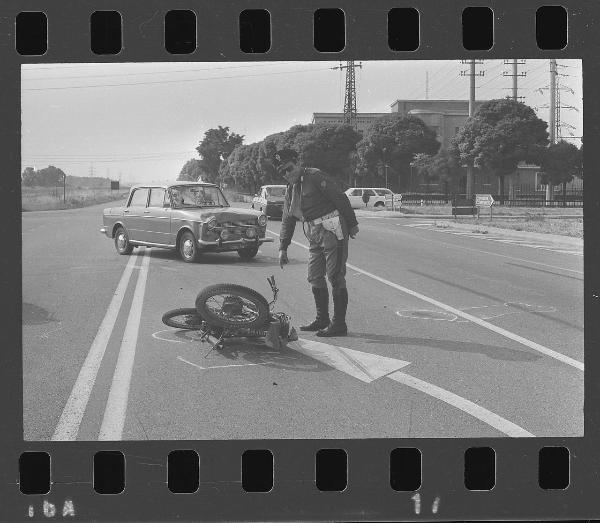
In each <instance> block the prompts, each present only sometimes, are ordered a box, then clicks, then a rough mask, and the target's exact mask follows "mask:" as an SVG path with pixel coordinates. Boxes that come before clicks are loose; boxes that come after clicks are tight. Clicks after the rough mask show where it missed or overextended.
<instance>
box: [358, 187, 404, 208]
mask: <svg viewBox="0 0 600 523" xmlns="http://www.w3.org/2000/svg"><path fill="white" fill-rule="evenodd" d="M346 196H348V200H350V205H352V208H353V209H364V208H365V207H366V208H377V209H383V208H385V204H386V197H387V198H388V201H391V198H392V196H393V198H394V205H396V206H397V205H399V203H398V202H401V201H402V195H401V194H395V193H394V192H393V191H391V190H390V189H385V188H383V187H350V189H348V190H347V191H346ZM367 196H368V199H367ZM365 200H367V203H366V204H365Z"/></svg>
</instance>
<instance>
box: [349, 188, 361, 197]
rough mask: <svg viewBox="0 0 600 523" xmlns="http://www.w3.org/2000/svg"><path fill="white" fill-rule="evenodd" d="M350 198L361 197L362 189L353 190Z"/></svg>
mask: <svg viewBox="0 0 600 523" xmlns="http://www.w3.org/2000/svg"><path fill="white" fill-rule="evenodd" d="M351 196H362V189H354V190H353V191H352V193H351Z"/></svg>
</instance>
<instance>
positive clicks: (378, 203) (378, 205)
mask: <svg viewBox="0 0 600 523" xmlns="http://www.w3.org/2000/svg"><path fill="white" fill-rule="evenodd" d="M375 207H385V203H383V202H377V203H376V204H375Z"/></svg>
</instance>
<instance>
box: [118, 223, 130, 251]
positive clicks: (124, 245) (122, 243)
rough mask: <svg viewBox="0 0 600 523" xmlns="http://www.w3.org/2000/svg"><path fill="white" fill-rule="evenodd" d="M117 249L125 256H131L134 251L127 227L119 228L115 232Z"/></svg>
mask: <svg viewBox="0 0 600 523" xmlns="http://www.w3.org/2000/svg"><path fill="white" fill-rule="evenodd" d="M115 249H117V252H118V253H119V254H121V255H123V256H124V255H127V254H131V253H132V251H133V245H131V243H129V234H127V230H126V229H125V227H118V228H117V230H116V231H115Z"/></svg>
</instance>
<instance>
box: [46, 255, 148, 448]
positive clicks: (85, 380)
mask: <svg viewBox="0 0 600 523" xmlns="http://www.w3.org/2000/svg"><path fill="white" fill-rule="evenodd" d="M137 259H138V255H137V254H132V255H131V257H130V258H129V261H128V262H127V265H126V266H125V270H124V271H123V274H122V276H121V279H120V280H119V283H118V285H117V289H116V290H115V293H114V295H113V297H112V300H111V302H110V304H109V306H108V309H107V311H106V314H105V315H104V319H103V320H102V323H101V324H100V327H99V328H98V332H97V333H96V337H95V338H94V341H93V342H92V346H91V347H90V350H89V352H88V355H87V356H86V358H85V361H84V362H83V365H82V367H81V370H80V371H79V375H78V376H77V380H76V381H75V385H74V386H73V390H71V394H70V395H69V399H68V400H67V404H66V405H65V408H64V409H63V412H62V414H61V416H60V419H59V420H58V425H57V426H56V429H55V431H54V434H53V435H52V441H75V439H76V438H77V433H78V432H79V425H80V424H81V420H82V419H83V414H84V412H85V409H86V407H87V404H88V401H89V399H90V394H91V393H92V388H93V387H94V383H95V381H96V376H97V375H98V369H99V368H100V364H101V363H102V358H103V357H104V353H105V351H106V347H107V345H108V340H109V339H110V336H111V334H112V331H113V328H114V326H115V322H116V321H117V316H118V315H119V311H120V310H121V304H122V303H123V298H124V297H125V291H126V290H127V286H128V285H129V280H130V278H131V273H132V271H133V267H134V265H135V263H136V261H137Z"/></svg>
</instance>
